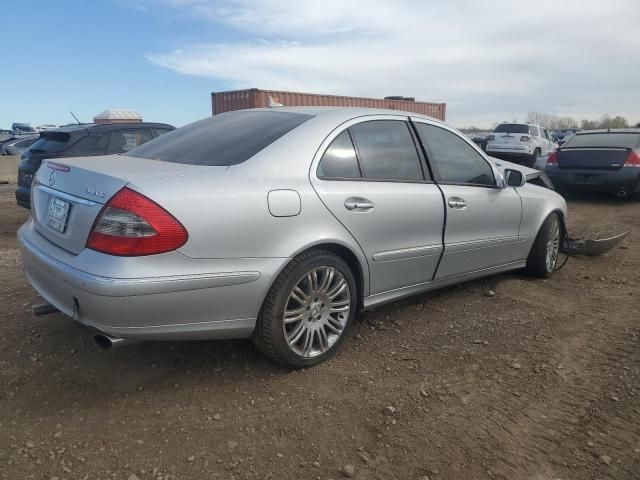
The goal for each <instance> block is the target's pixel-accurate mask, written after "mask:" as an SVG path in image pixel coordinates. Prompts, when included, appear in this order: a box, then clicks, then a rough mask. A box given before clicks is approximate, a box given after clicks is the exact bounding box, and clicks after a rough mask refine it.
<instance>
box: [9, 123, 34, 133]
mask: <svg viewBox="0 0 640 480" xmlns="http://www.w3.org/2000/svg"><path fill="white" fill-rule="evenodd" d="M11 130H12V131H13V133H17V134H20V133H36V129H35V128H33V127H32V126H31V125H27V124H26V123H17V122H15V123H13V124H12V125H11Z"/></svg>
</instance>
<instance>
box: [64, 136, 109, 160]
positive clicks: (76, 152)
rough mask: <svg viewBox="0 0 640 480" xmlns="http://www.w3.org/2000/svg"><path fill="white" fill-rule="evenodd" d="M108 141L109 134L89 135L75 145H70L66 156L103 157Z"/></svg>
mask: <svg viewBox="0 0 640 480" xmlns="http://www.w3.org/2000/svg"><path fill="white" fill-rule="evenodd" d="M108 140H109V134H108V133H107V134H103V135H90V136H87V137H84V138H81V139H80V140H78V141H77V142H76V143H74V144H73V145H71V146H70V147H69V148H68V149H67V150H66V151H65V154H66V155H71V156H76V157H80V156H83V155H86V156H91V155H104V154H105V152H106V150H107V141H108Z"/></svg>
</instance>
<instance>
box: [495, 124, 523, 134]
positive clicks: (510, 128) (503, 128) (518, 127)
mask: <svg viewBox="0 0 640 480" xmlns="http://www.w3.org/2000/svg"><path fill="white" fill-rule="evenodd" d="M493 132H494V133H529V125H522V124H518V123H501V124H500V125H498V126H497V127H496V129H495V130H494V131H493Z"/></svg>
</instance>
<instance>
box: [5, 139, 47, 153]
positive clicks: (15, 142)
mask: <svg viewBox="0 0 640 480" xmlns="http://www.w3.org/2000/svg"><path fill="white" fill-rule="evenodd" d="M36 140H38V135H22V136H19V137H12V138H10V139H9V140H7V141H5V142H2V145H1V146H0V155H22V152H24V151H25V150H26V149H27V148H29V147H30V146H31V145H33V144H34V143H35V141H36Z"/></svg>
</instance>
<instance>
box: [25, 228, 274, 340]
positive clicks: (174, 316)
mask: <svg viewBox="0 0 640 480" xmlns="http://www.w3.org/2000/svg"><path fill="white" fill-rule="evenodd" d="M18 238H19V241H20V246H21V250H22V257H23V262H24V271H25V274H26V276H27V279H28V280H29V282H30V283H31V285H32V286H33V287H34V288H35V289H36V290H37V291H38V293H39V294H40V295H41V296H42V297H43V298H44V299H45V300H47V301H48V302H49V303H50V304H52V305H53V306H54V307H56V308H57V309H58V310H60V311H61V312H62V313H64V314H65V315H67V316H69V317H71V318H73V319H74V320H76V321H78V322H80V323H82V324H84V325H85V326H87V327H91V328H93V329H96V330H99V331H101V332H104V333H106V334H109V335H111V336H115V337H120V338H126V339H132V340H183V339H222V338H245V337H248V336H250V335H251V333H252V332H253V329H254V327H255V322H256V318H257V315H258V312H259V310H260V307H261V304H262V300H263V298H264V296H265V295H266V292H267V290H268V288H269V287H270V284H271V279H272V278H273V275H275V274H276V273H277V272H278V271H279V270H280V268H281V266H282V265H284V263H285V262H286V260H287V259H280V258H278V259H237V266H238V268H242V270H240V269H238V270H235V271H229V270H228V269H227V268H224V270H226V271H210V272H207V273H204V274H203V273H201V272H200V270H201V269H200V270H198V271H196V270H195V269H192V270H191V271H189V270H188V269H187V268H183V269H182V270H180V271H172V272H171V275H163V276H146V275H145V272H144V271H140V270H136V272H135V273H136V276H135V277H128V278H122V277H120V276H117V277H116V276H100V275H96V274H93V273H88V272H85V271H83V270H80V269H79V268H77V266H72V265H69V263H65V262H64V261H62V260H61V258H60V256H59V255H56V253H57V251H59V250H60V249H59V248H58V247H56V246H55V245H53V244H51V243H50V242H49V241H48V240H46V239H45V238H44V237H42V236H41V235H40V234H39V233H38V232H37V231H36V230H35V228H33V226H32V224H31V222H30V221H29V222H27V223H26V224H25V225H23V226H22V227H21V228H20V230H19V231H18ZM92 253H93V252H92ZM173 254H175V255H177V256H180V257H184V256H182V255H181V254H179V253H177V252H173ZM56 257H58V258H56ZM63 257H64V256H63ZM184 258H185V264H193V262H194V260H193V259H188V258H187V257H184ZM248 260H251V262H250V264H251V265H252V266H253V268H252V269H246V267H247V266H248V265H249V263H248V262H247V261H248ZM203 262H205V263H207V264H215V263H216V262H215V261H208V260H203ZM196 263H198V262H197V261H196ZM232 263H233V262H232ZM228 265H229V261H225V262H224V266H225V267H226V266H228Z"/></svg>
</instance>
